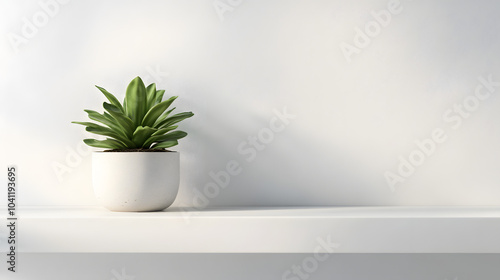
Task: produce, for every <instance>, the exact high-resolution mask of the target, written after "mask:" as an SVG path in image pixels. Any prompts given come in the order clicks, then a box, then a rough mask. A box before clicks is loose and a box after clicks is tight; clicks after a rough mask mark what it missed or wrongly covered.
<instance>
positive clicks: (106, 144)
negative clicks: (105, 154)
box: [83, 138, 127, 149]
mask: <svg viewBox="0 0 500 280" xmlns="http://www.w3.org/2000/svg"><path fill="white" fill-rule="evenodd" d="M83 142H84V143H85V144H87V145H89V146H91V147H96V148H104V149H125V148H127V147H126V146H125V145H123V143H121V142H119V141H116V140H114V139H109V138H108V139H106V140H96V139H83Z"/></svg>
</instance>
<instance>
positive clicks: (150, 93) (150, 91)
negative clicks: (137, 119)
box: [146, 83, 156, 111]
mask: <svg viewBox="0 0 500 280" xmlns="http://www.w3.org/2000/svg"><path fill="white" fill-rule="evenodd" d="M146 100H147V101H146V102H147V106H146V107H147V108H146V111H147V110H150V109H151V108H152V107H153V106H154V105H155V101H156V84H155V83H152V84H150V85H149V86H148V87H147V88H146Z"/></svg>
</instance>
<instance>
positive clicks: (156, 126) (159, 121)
mask: <svg viewBox="0 0 500 280" xmlns="http://www.w3.org/2000/svg"><path fill="white" fill-rule="evenodd" d="M175 108H176V107H174V108H172V109H170V110H168V111H167V112H165V113H164V114H163V115H161V116H160V117H159V118H158V119H157V120H156V121H155V123H154V125H153V127H155V128H158V124H160V123H161V122H162V121H164V120H165V119H166V118H168V116H169V115H170V113H172V111H173V110H175Z"/></svg>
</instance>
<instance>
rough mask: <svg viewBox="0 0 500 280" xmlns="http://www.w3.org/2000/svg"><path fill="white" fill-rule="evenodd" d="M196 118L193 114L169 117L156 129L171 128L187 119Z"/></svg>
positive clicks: (185, 113)
mask: <svg viewBox="0 0 500 280" xmlns="http://www.w3.org/2000/svg"><path fill="white" fill-rule="evenodd" d="M192 116H194V114H193V113H192V112H182V113H179V114H175V115H173V116H171V117H168V118H166V119H164V120H163V121H161V122H160V123H158V125H157V126H156V125H155V127H156V128H160V129H161V128H164V127H169V126H171V125H173V124H175V123H178V122H180V121H182V120H184V119H187V118H190V117H192Z"/></svg>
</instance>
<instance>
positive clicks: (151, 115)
mask: <svg viewBox="0 0 500 280" xmlns="http://www.w3.org/2000/svg"><path fill="white" fill-rule="evenodd" d="M176 98H177V96H172V97H170V98H169V99H168V100H166V101H163V102H161V103H158V104H156V105H155V106H154V107H153V108H151V110H149V112H148V113H147V114H146V116H144V119H143V120H142V125H143V126H150V127H152V126H153V125H154V124H155V122H156V120H157V119H158V117H160V116H161V114H163V112H165V110H167V109H168V107H169V106H170V104H172V102H174V100H175V99H176Z"/></svg>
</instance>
